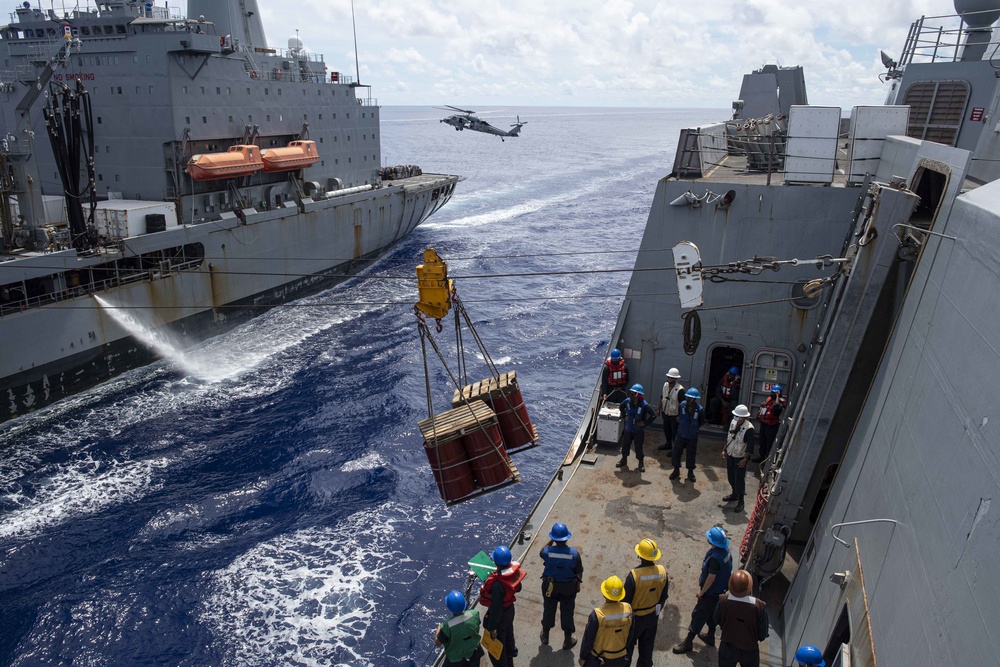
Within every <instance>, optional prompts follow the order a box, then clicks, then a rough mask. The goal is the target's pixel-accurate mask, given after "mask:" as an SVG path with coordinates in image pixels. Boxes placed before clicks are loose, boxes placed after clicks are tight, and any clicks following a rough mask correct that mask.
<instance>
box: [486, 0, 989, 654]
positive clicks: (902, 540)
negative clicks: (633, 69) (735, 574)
mask: <svg viewBox="0 0 1000 667" xmlns="http://www.w3.org/2000/svg"><path fill="white" fill-rule="evenodd" d="M955 5H956V10H957V12H958V14H957V15H955V16H948V17H925V18H921V19H920V20H918V21H917V22H915V23H914V24H913V25H912V27H911V29H910V32H909V35H908V38H907V41H906V44H905V45H904V48H903V50H902V52H901V55H900V56H899V57H898V59H897V60H893V58H892V57H890V56H889V55H888V54H883V63H884V65H885V67H886V71H885V73H884V74H883V75H882V76H881V77H880V78H881V79H882V80H883V82H884V83H885V84H886V86H887V88H888V96H887V100H886V104H885V105H884V106H878V107H854V108H851V109H845V108H839V107H828V106H819V107H818V106H810V105H808V103H807V98H806V88H805V75H804V73H803V71H802V69H801V68H781V67H775V66H770V65H769V66H765V67H764V68H762V69H760V70H758V71H755V72H753V73H752V74H749V75H747V76H746V77H745V78H744V81H743V87H742V89H741V93H740V99H739V100H738V101H737V102H735V103H734V111H735V114H734V118H733V119H731V120H728V121H726V122H721V123H718V124H714V125H709V126H705V127H699V128H695V129H691V130H685V131H684V132H682V135H681V137H680V141H679V144H678V150H677V153H676V156H675V161H674V166H673V171H672V173H671V174H669V175H668V176H666V177H664V178H663V179H661V180H660V182H659V183H658V184H657V188H656V193H655V196H654V200H653V203H652V208H651V210H650V213H649V219H648V222H647V224H646V228H645V232H644V235H643V238H642V242H641V246H640V248H639V252H638V256H637V259H636V263H635V270H634V273H633V276H632V279H631V282H630V284H629V288H628V294H627V297H626V298H625V300H624V303H623V305H622V309H621V312H620V315H619V318H618V321H617V325H616V328H615V330H614V333H613V335H612V337H611V343H612V345H611V347H618V348H619V349H620V350H621V351H622V352H623V354H624V356H625V357H626V360H627V363H628V365H629V369H630V371H631V378H630V383H631V382H639V383H641V384H642V385H643V386H644V387H645V388H646V398H647V400H649V401H650V402H651V403H653V404H654V405H655V404H656V403H657V402H658V401H659V399H660V395H661V387H662V385H663V383H664V380H665V375H666V373H667V372H668V370H669V369H671V368H672V367H676V368H677V369H679V370H680V374H681V376H682V377H681V383H682V384H683V385H684V386H686V387H695V388H698V389H699V390H700V392H701V395H702V396H703V397H706V398H707V397H710V396H711V395H712V394H714V392H715V390H716V387H717V386H718V385H719V382H720V380H721V378H722V377H723V376H724V374H725V373H726V372H727V371H728V370H729V369H731V368H732V367H733V366H735V367H737V369H738V370H739V374H740V376H741V378H742V381H741V383H740V389H739V390H738V395H737V396H736V397H735V399H734V401H733V403H742V404H745V405H747V406H749V408H750V411H751V414H752V415H754V416H756V415H757V414H758V408H759V406H760V405H761V403H762V402H763V401H764V399H765V398H766V397H767V396H768V395H769V393H770V389H771V388H772V387H773V385H775V384H780V385H782V386H783V387H784V393H785V395H786V396H787V398H788V401H789V402H788V408H787V409H786V411H785V413H784V414H783V415H782V419H781V423H780V427H779V431H778V435H777V439H776V441H775V444H774V446H773V447H772V449H771V452H770V453H769V455H768V457H767V459H766V460H764V461H763V462H761V463H760V464H756V463H754V464H751V467H750V472H748V475H747V489H748V494H749V496H748V500H747V503H746V509H745V510H743V511H735V510H736V507H735V506H734V503H724V502H723V496H724V495H726V494H728V493H730V487H729V485H728V483H727V478H726V468H725V465H724V463H723V459H722V457H721V456H720V454H721V452H722V447H723V444H724V442H725V438H726V429H727V426H728V422H725V421H721V422H720V423H719V425H709V426H706V427H705V428H704V429H703V430H702V436H701V438H700V443H699V451H698V466H697V469H696V481H694V482H688V481H687V480H684V479H679V480H670V479H668V473H669V472H670V471H671V470H672V467H673V466H672V465H671V463H670V459H669V456H668V455H667V452H665V451H663V450H659V449H657V445H659V444H661V443H662V442H663V435H662V434H661V433H660V429H659V428H650V429H647V431H646V433H647V437H646V446H645V449H646V459H645V468H646V471H645V472H641V473H640V472H639V471H638V470H637V466H636V461H635V458H631V459H630V465H629V466H628V467H627V468H625V469H623V470H621V469H616V468H615V467H614V463H615V462H616V461H617V460H618V458H619V453H618V451H617V448H616V446H615V444H614V440H615V437H614V436H616V435H617V434H618V433H620V424H617V423H615V425H616V426H617V427H618V429H617V430H614V429H610V430H611V433H612V436H611V437H610V438H608V437H606V436H605V438H604V439H605V440H607V442H602V441H601V437H600V436H599V434H600V433H601V431H602V430H608V429H605V426H610V425H611V422H612V420H613V419H614V417H613V416H612V417H611V418H610V419H609V420H608V422H609V424H605V423H604V422H603V421H602V420H601V418H602V415H605V414H606V413H608V412H610V414H611V415H613V414H614V412H616V410H615V409H613V408H612V409H611V410H610V411H608V410H607V409H606V408H605V407H604V406H602V405H601V404H600V398H601V397H600V390H599V388H598V387H595V389H594V393H593V396H592V399H591V402H590V405H589V409H588V411H587V415H586V418H585V419H584V420H583V423H582V424H581V426H580V429H579V431H578V432H577V434H576V437H575V439H574V441H573V443H572V446H571V448H570V451H569V453H568V454H567V456H566V460H565V461H564V463H563V465H562V466H561V467H560V469H559V471H558V474H557V475H556V476H555V477H554V478H553V479H552V481H551V483H550V484H549V487H548V488H547V490H546V491H545V493H544V494H543V496H542V497H541V498H540V500H539V502H538V505H537V507H536V508H535V510H534V511H533V512H532V513H531V515H530V516H529V517H528V518H527V520H526V521H525V522H524V524H523V526H522V527H521V530H520V531H519V533H518V535H517V538H516V539H515V541H514V543H513V544H512V546H511V549H512V552H513V553H514V556H515V559H517V560H521V561H522V562H523V563H524V564H525V567H526V568H528V569H529V576H528V579H527V582H533V581H534V576H533V573H535V574H537V573H540V572H541V561H540V560H539V555H538V551H539V549H540V548H541V547H542V546H543V545H544V544H545V542H546V540H547V539H548V533H549V529H550V528H551V526H552V525H553V523H554V522H556V521H559V522H563V523H565V524H566V525H567V526H568V527H569V529H570V531H571V532H572V533H573V538H572V539H571V540H570V542H569V544H570V545H571V546H576V547H578V548H579V549H580V550H581V553H582V554H583V559H584V565H585V568H586V571H585V579H584V583H583V587H582V589H581V592H580V594H579V595H578V597H577V608H576V613H575V621H576V631H577V633H578V634H579V633H582V631H583V626H584V624H585V622H586V619H587V614H588V613H589V611H590V609H591V608H593V607H596V606H598V605H600V604H601V602H602V598H601V595H600V592H599V586H600V582H601V581H602V580H603V579H604V578H605V577H608V576H610V575H612V574H615V575H618V576H620V577H622V578H624V576H625V574H626V573H627V572H628V570H629V568H632V567H636V566H637V565H638V559H637V558H636V556H635V553H633V550H632V549H633V546H634V545H636V544H637V543H638V542H639V541H640V540H642V539H644V538H653V539H654V540H656V541H657V542H658V543H659V545H660V547H661V548H662V550H663V552H664V557H663V559H662V560H661V561H660V563H661V564H664V565H665V566H666V568H667V572H668V575H669V576H670V579H671V585H670V598H669V600H668V603H667V604H666V605H665V608H664V610H663V613H662V614H661V616H660V620H659V632H658V634H657V640H656V643H655V647H654V649H655V650H654V655H653V660H654V664H656V665H691V664H694V665H714V664H717V650H716V648H715V647H713V646H709V645H707V644H706V643H705V642H703V641H702V640H701V639H699V638H695V639H694V642H693V646H692V647H691V650H690V651H688V652H685V653H682V654H675V653H673V652H672V650H671V647H673V646H674V645H675V644H676V643H678V642H679V641H680V640H683V639H684V638H685V636H686V634H687V627H688V621H689V618H690V612H691V609H692V607H693V606H694V602H695V597H694V596H695V592H696V590H697V577H698V573H699V571H700V568H701V559H702V557H703V555H704V553H705V551H706V550H707V548H708V546H709V545H708V543H707V541H706V539H705V532H706V530H708V529H709V528H711V527H712V526H715V525H718V526H721V527H723V528H724V529H726V531H727V533H728V534H729V537H730V539H731V540H732V542H731V547H730V548H731V550H732V553H733V556H734V563H739V564H741V565H742V566H743V567H745V568H746V569H748V570H749V571H750V572H752V573H753V575H754V578H755V593H756V594H757V595H759V596H760V597H762V598H763V599H765V600H766V601H767V602H768V608H769V612H770V621H771V623H770V626H771V627H770V637H769V638H768V640H767V641H765V642H764V643H763V644H762V656H761V662H762V664H765V665H772V666H778V665H792V664H795V665H797V664H799V663H798V662H797V661H795V660H794V655H795V653H796V651H797V649H798V648H799V647H801V646H803V645H811V646H813V647H815V648H816V649H818V652H819V653H821V654H822V656H823V661H824V662H825V664H826V665H829V666H831V667H834V666H835V667H846V666H847V665H851V666H853V667H857V666H858V665H864V666H875V665H879V666H880V667H909V666H911V665H996V664H998V658H997V656H998V655H1000V624H998V623H997V618H1000V585H998V583H997V582H998V578H997V576H996V573H995V572H994V571H992V570H991V569H990V568H991V567H993V566H995V563H996V560H997V552H998V548H1000V513H998V511H997V508H992V507H991V506H992V502H993V500H995V499H996V498H997V497H998V496H1000V449H998V446H1000V431H998V420H1000V415H998V406H1000V399H998V398H997V397H996V396H995V395H994V393H993V392H992V390H990V387H991V386H993V384H995V381H996V378H997V377H998V374H1000V320H998V315H997V312H998V309H997V297H996V293H997V288H998V286H1000V182H997V180H996V179H997V176H998V173H1000V172H998V170H1000V146H998V139H1000V76H998V74H1000V66H998V64H997V63H996V61H995V60H993V57H994V55H995V54H996V53H997V52H998V49H1000V42H998V41H997V39H996V37H995V35H996V32H995V28H994V23H995V22H996V21H997V19H998V18H1000V3H997V2H993V1H987V2H960V1H956V3H955ZM685 242H686V243H685ZM705 403H706V404H707V400H706V401H705ZM733 407H734V406H733ZM595 440H596V442H595ZM474 588H475V587H474V586H473V591H474ZM541 597H542V594H541V591H540V590H539V586H538V585H537V584H533V583H526V585H525V588H524V591H523V592H522V593H521V594H520V595H519V596H518V603H517V604H518V609H517V619H516V622H515V626H516V627H515V634H516V637H517V644H518V649H519V656H518V657H517V659H515V661H514V662H515V664H521V663H524V664H532V665H536V664H539V665H541V664H546V665H548V664H551V665H566V666H569V665H571V664H574V663H575V662H576V660H577V659H578V658H579V657H580V656H579V655H578V654H576V651H578V650H579V647H577V648H574V649H573V650H572V652H571V651H568V650H561V645H562V642H563V637H562V634H561V633H559V625H558V624H557V626H556V628H555V632H554V633H553V640H552V642H551V645H548V644H544V643H540V641H539V629H540V618H541V606H542V605H541ZM556 633H558V635H557V634H556ZM716 639H717V638H716Z"/></svg>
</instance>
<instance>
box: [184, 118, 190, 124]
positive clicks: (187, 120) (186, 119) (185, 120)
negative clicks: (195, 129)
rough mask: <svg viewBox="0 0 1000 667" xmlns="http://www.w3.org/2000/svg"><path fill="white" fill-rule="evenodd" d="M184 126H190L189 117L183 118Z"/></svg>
mask: <svg viewBox="0 0 1000 667" xmlns="http://www.w3.org/2000/svg"><path fill="white" fill-rule="evenodd" d="M184 124H185V125H190V124H191V116H184Z"/></svg>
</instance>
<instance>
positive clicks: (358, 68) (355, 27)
mask: <svg viewBox="0 0 1000 667" xmlns="http://www.w3.org/2000/svg"><path fill="white" fill-rule="evenodd" d="M351 28H352V29H353V30H354V73H355V75H357V78H356V79H355V83H359V84H360V83H361V65H360V64H359V62H358V24H357V22H356V21H355V20H354V0H351Z"/></svg>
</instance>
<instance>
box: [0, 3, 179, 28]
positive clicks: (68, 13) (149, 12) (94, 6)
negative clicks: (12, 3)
mask: <svg viewBox="0 0 1000 667" xmlns="http://www.w3.org/2000/svg"><path fill="white" fill-rule="evenodd" d="M53 4H54V3H53ZM59 4H60V6H61V9H59V10H57V9H55V7H50V8H49V9H46V10H44V11H45V18H48V19H51V20H53V21H61V20H66V19H75V18H84V17H88V16H95V15H98V14H100V11H101V10H100V7H99V4H100V3H98V2H93V3H92V2H90V1H89V0H82V1H81V2H69V3H67V2H61V3H59ZM125 10H126V11H128V12H129V13H131V14H134V15H135V16H142V17H145V18H152V19H163V20H182V19H183V18H184V14H182V13H181V9H180V7H157V6H153V7H150V8H148V9H147V8H146V6H145V3H137V4H135V5H131V6H130V5H128V4H126V5H125ZM8 16H9V17H10V21H9V22H10V23H11V24H14V23H18V17H17V12H10V13H9V14H8Z"/></svg>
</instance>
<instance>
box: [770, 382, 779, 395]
mask: <svg viewBox="0 0 1000 667" xmlns="http://www.w3.org/2000/svg"><path fill="white" fill-rule="evenodd" d="M771 391H777V392H779V393H780V392H781V385H780V384H772V385H771Z"/></svg>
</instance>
